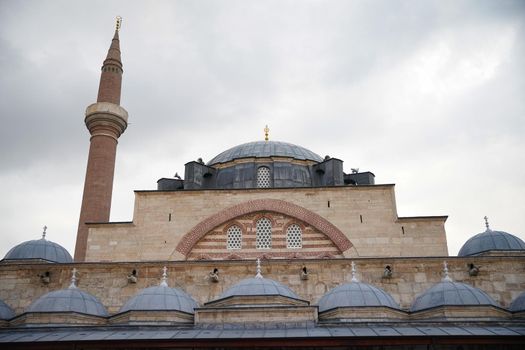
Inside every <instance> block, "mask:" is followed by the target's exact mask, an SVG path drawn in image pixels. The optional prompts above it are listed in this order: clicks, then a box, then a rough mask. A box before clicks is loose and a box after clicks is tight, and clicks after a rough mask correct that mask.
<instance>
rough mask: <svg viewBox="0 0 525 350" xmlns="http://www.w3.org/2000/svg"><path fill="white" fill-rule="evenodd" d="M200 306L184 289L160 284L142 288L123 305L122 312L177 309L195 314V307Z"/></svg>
mask: <svg viewBox="0 0 525 350" xmlns="http://www.w3.org/2000/svg"><path fill="white" fill-rule="evenodd" d="M198 306H199V305H198V304H197V302H196V301H195V300H194V299H193V298H192V297H191V296H189V295H188V294H187V293H185V292H183V291H182V290H180V289H178V288H170V287H168V286H167V285H160V286H154V287H149V288H146V289H143V290H141V291H140V292H139V293H138V294H137V295H135V296H134V297H132V298H131V299H129V300H128V301H127V302H126V303H125V304H124V306H122V308H121V309H120V312H126V311H130V310H133V311H152V310H177V311H182V312H186V313H189V314H193V313H194V311H193V309H194V308H196V307H198Z"/></svg>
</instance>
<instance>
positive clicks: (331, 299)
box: [319, 282, 399, 312]
mask: <svg viewBox="0 0 525 350" xmlns="http://www.w3.org/2000/svg"><path fill="white" fill-rule="evenodd" d="M344 306H349V307H359V306H386V307H390V308H393V309H399V305H398V304H397V303H396V302H395V300H394V299H393V298H392V296H391V295H390V294H388V293H387V292H385V291H384V290H382V289H380V288H377V287H374V286H372V285H370V284H368V283H363V282H352V283H346V284H343V285H341V286H338V287H336V288H334V289H332V290H330V291H328V293H326V294H325V295H323V297H322V298H321V299H320V300H319V312H323V311H327V310H331V309H335V308H337V307H344Z"/></svg>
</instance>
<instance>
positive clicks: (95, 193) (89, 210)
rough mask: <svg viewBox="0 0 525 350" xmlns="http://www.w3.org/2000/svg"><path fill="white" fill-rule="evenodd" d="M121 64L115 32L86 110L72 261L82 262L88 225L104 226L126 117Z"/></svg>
mask: <svg viewBox="0 0 525 350" xmlns="http://www.w3.org/2000/svg"><path fill="white" fill-rule="evenodd" d="M121 83H122V62H121V59H120V43H119V36H118V31H115V36H114V37H113V40H112V42H111V46H110V48H109V51H108V55H107V57H106V60H105V61H104V64H103V66H102V72H101V75H100V85H99V90H98V98H97V103H94V104H92V105H90V106H89V107H88V108H87V110H86V118H85V123H86V127H87V128H88V130H89V132H90V134H91V140H90V146H89V155H88V164H87V169H86V178H85V182H84V194H83V196H82V207H81V209H80V219H79V222H78V231H77V241H76V246H75V261H85V259H86V251H87V240H88V234H89V232H88V226H87V225H86V223H89V222H108V221H109V215H110V210H111V196H112V192H113V176H114V172H115V158H116V152H117V143H118V141H117V140H118V138H119V136H120V135H121V134H122V133H123V132H124V130H126V127H127V120H128V113H127V112H126V110H125V109H124V108H122V107H120V105H119V104H120V91H121Z"/></svg>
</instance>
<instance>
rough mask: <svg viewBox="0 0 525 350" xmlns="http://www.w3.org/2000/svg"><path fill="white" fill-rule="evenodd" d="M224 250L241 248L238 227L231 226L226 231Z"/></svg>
mask: <svg viewBox="0 0 525 350" xmlns="http://www.w3.org/2000/svg"><path fill="white" fill-rule="evenodd" d="M226 235H227V238H226V248H227V249H241V248H242V230H241V228H240V227H239V226H237V225H233V226H230V227H229V228H228V231H226Z"/></svg>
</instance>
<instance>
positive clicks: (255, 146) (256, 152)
mask: <svg viewBox="0 0 525 350" xmlns="http://www.w3.org/2000/svg"><path fill="white" fill-rule="evenodd" d="M272 156H276V157H290V158H294V159H300V160H313V161H315V162H322V161H323V158H321V157H320V156H319V155H317V154H315V153H314V152H312V151H310V150H308V149H306V148H303V147H301V146H297V145H294V144H291V143H287V142H279V141H255V142H248V143H244V144H242V145H238V146H235V147H233V148H230V149H228V150H226V151H224V152H222V153H220V154H219V155H217V156H216V157H215V158H213V159H212V160H210V161H209V162H208V165H213V164H217V163H226V162H229V161H232V160H234V159H240V158H251V157H255V158H261V157H272Z"/></svg>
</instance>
